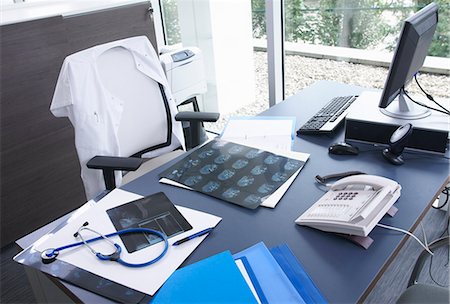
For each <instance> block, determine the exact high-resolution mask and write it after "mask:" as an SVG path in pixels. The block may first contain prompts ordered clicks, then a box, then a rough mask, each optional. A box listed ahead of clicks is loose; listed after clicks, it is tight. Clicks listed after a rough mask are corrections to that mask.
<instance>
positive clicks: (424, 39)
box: [379, 3, 438, 119]
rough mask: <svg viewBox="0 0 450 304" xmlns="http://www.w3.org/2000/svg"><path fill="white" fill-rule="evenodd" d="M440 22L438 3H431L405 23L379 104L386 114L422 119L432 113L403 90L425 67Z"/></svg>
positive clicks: (402, 117)
mask: <svg viewBox="0 0 450 304" xmlns="http://www.w3.org/2000/svg"><path fill="white" fill-rule="evenodd" d="M437 22H438V6H437V5H436V4H435V3H431V4H429V5H427V6H425V7H424V8H422V9H421V10H420V11H418V12H417V13H415V14H414V15H412V16H411V17H409V18H408V19H406V20H405V22H404V23H403V28H402V31H401V34H400V39H399V40H398V43H397V48H396V49H395V53H394V57H393V59H392V62H391V65H390V67H389V74H388V77H387V79H386V83H385V85H384V89H383V93H382V95H381V100H380V103H379V108H380V110H381V112H382V113H383V114H385V115H388V116H391V117H395V118H401V119H420V118H424V117H427V116H428V115H430V114H431V112H430V110H429V109H426V108H424V107H421V106H418V105H415V104H414V103H413V102H412V101H411V100H410V99H409V98H408V97H407V96H406V95H405V94H404V93H403V89H404V88H405V87H406V85H407V84H408V83H409V82H410V81H411V80H412V79H413V78H414V75H415V74H416V73H417V72H418V71H419V69H420V68H421V67H422V65H423V62H424V60H425V57H426V56H427V53H428V48H429V46H430V44H431V41H432V39H433V35H434V32H435V30H436V25H437ZM393 101H395V102H393Z"/></svg>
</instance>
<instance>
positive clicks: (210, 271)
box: [149, 251, 257, 304]
mask: <svg viewBox="0 0 450 304" xmlns="http://www.w3.org/2000/svg"><path fill="white" fill-rule="evenodd" d="M150 279H151V278H149V280H150ZM211 302H213V303H257V301H256V299H255V297H254V296H253V293H252V292H251V290H250V287H249V286H248V284H247V282H246V281H245V279H244V277H243V276H242V274H241V272H240V271H239V268H238V267H237V266H236V262H235V261H234V259H233V257H232V256H231V253H230V252H229V251H224V252H222V253H219V254H216V255H214V256H211V257H209V258H206V259H204V260H201V261H199V262H197V263H194V264H191V265H188V266H186V267H183V268H180V269H178V270H177V271H175V272H174V273H173V274H172V275H171V276H170V277H169V279H168V280H167V281H166V282H165V283H164V285H163V286H162V287H161V288H160V290H159V291H158V292H157V293H156V295H155V297H154V298H153V299H152V301H151V302H150V303H152V304H153V303H155V304H156V303H211Z"/></svg>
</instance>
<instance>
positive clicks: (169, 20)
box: [161, 0, 181, 45]
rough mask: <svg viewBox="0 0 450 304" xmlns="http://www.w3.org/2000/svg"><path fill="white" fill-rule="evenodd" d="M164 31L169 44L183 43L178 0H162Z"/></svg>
mask: <svg viewBox="0 0 450 304" xmlns="http://www.w3.org/2000/svg"><path fill="white" fill-rule="evenodd" d="M161 5H162V12H163V19H164V32H165V35H166V42H167V44H168V45H173V44H177V43H181V33H180V22H179V20H178V4H177V0H162V1H161Z"/></svg>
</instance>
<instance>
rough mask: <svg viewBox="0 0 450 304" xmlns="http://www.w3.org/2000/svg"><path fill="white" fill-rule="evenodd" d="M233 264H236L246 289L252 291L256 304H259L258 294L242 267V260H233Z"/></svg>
mask: <svg viewBox="0 0 450 304" xmlns="http://www.w3.org/2000/svg"><path fill="white" fill-rule="evenodd" d="M234 262H235V263H236V266H237V267H238V268H239V271H240V272H241V274H242V276H243V277H244V280H245V282H247V285H248V287H250V290H251V291H252V293H253V296H254V297H255V300H256V302H258V304H261V300H260V299H259V296H258V293H257V292H256V289H255V286H254V285H253V282H252V280H251V279H250V276H249V275H248V272H247V269H246V268H245V266H244V263H242V260H240V259H238V260H235V261H234Z"/></svg>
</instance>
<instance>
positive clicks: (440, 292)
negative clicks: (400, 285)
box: [397, 236, 450, 304]
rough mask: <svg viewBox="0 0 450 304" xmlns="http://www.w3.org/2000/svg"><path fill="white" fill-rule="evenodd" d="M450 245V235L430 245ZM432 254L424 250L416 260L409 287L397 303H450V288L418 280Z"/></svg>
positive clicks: (431, 247) (433, 247)
mask: <svg viewBox="0 0 450 304" xmlns="http://www.w3.org/2000/svg"><path fill="white" fill-rule="evenodd" d="M443 246H447V247H448V246H449V237H448V236H447V237H445V238H442V239H440V240H439V241H437V242H436V243H434V244H432V245H430V250H431V251H435V250H436V249H437V248H439V247H443ZM429 256H430V254H429V253H428V252H427V251H426V250H424V251H422V253H421V254H420V256H419V258H418V259H417V261H416V264H415V266H414V269H413V271H412V273H411V277H410V279H409V282H408V287H407V289H406V290H405V291H404V292H403V293H402V295H401V296H400V298H399V299H398V300H397V303H401V304H403V303H405V304H406V303H418V304H419V303H420V304H423V303H449V300H450V299H449V290H448V288H444V287H441V286H437V285H429V284H422V283H419V282H418V277H419V274H420V272H421V270H422V268H423V266H424V264H425V262H426V260H427V258H429Z"/></svg>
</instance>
